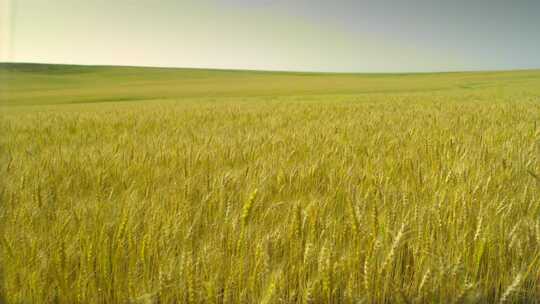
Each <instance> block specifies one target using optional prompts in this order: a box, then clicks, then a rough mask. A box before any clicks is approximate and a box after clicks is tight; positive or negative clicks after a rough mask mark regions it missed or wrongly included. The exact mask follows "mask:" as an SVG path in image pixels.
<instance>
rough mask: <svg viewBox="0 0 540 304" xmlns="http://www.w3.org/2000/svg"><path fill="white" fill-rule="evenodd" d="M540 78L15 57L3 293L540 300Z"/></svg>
mask: <svg viewBox="0 0 540 304" xmlns="http://www.w3.org/2000/svg"><path fill="white" fill-rule="evenodd" d="M539 120H540V71H539V70H529V71H513V72H482V73H480V72H475V73H435V74H320V73H282V72H254V71H217V70H194V69H191V70H190V69H158V68H132V67H83V66H51V65H31V64H0V176H2V178H1V179H0V202H1V206H0V232H1V239H0V267H1V268H0V276H1V277H0V295H1V296H0V302H2V301H5V302H7V303H400V302H401V303H493V302H495V303H505V302H506V303H512V302H520V303H539V302H540V300H539V299H540V177H539V176H540V121H539Z"/></svg>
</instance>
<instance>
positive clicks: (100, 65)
mask: <svg viewBox="0 0 540 304" xmlns="http://www.w3.org/2000/svg"><path fill="white" fill-rule="evenodd" d="M1 64H34V65H57V66H81V67H110V68H115V67H119V68H122V67H123V68H149V69H171V70H210V71H224V72H225V71H227V72H260V73H291V74H296V73H299V74H342V75H347V74H348V75H408V74H459V73H497V72H499V73H500V72H526V71H538V70H540V67H534V68H517V69H493V70H474V69H472V70H437V71H410V72H358V71H355V72H351V71H316V70H281V69H275V70H274V69H256V68H254V69H249V68H248V69H243V68H211V67H200V66H199V67H181V66H159V65H131V64H125V65H124V64H84V63H60V62H30V61H0V65H1Z"/></svg>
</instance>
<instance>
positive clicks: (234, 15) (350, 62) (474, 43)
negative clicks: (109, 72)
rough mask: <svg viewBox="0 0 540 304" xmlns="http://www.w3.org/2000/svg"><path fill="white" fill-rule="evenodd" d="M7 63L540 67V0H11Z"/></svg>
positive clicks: (2, 9) (2, 8)
mask: <svg viewBox="0 0 540 304" xmlns="http://www.w3.org/2000/svg"><path fill="white" fill-rule="evenodd" d="M0 61H18V62H53V63H72V64H114V65H145V66H175V67H209V68H240V69H270V70H310V71H355V72H405V71H450V70H492V69H515V68H540V0H453V1H443V0H409V1H407V0H356V1H353V0H335V1H331V0H193V1H191V0H176V1H173V0H0Z"/></svg>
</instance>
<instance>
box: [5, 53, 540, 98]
mask: <svg viewBox="0 0 540 304" xmlns="http://www.w3.org/2000/svg"><path fill="white" fill-rule="evenodd" d="M539 80H540V71H539V70H527V71H511V72H475V73H434V74H323V73H297V72H288V73H287V72H259V71H229V70H203V69H166V68H139V67H106V66H102V67H95V66H69V65H40V64H10V63H3V64H0V81H1V82H0V83H1V87H0V89H1V91H2V92H1V93H0V94H1V95H0V105H35V104H41V105H43V104H64V103H88V102H111V101H140V100H164V99H167V100H179V99H185V98H193V97H197V98H201V97H202V98H222V97H258V96H291V95H296V96H306V95H337V94H340V95H352V94H368V93H400V92H430V91H437V90H445V91H446V90H471V89H478V88H493V87H497V88H504V87H512V88H519V87H527V88H528V89H531V87H532V86H531V84H535V83H538V81H539ZM538 91H540V89H538Z"/></svg>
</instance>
